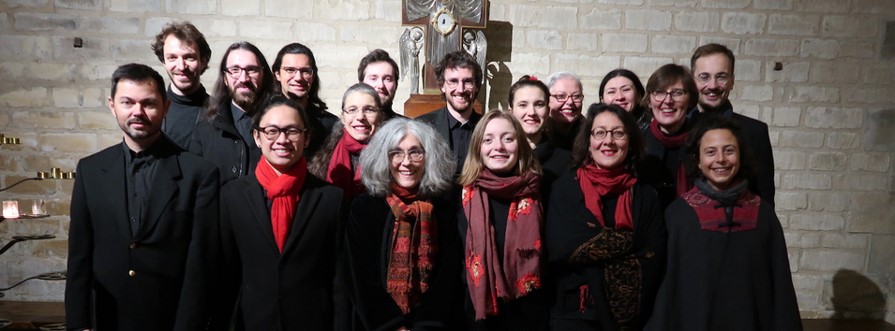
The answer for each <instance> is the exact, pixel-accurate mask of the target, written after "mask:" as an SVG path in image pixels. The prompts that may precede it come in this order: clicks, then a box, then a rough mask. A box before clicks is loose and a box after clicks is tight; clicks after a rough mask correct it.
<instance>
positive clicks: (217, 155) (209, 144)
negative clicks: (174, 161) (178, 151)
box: [189, 103, 261, 185]
mask: <svg viewBox="0 0 895 331" xmlns="http://www.w3.org/2000/svg"><path fill="white" fill-rule="evenodd" d="M231 107H233V104H232V103H228V104H227V107H222V108H221V109H220V110H219V111H218V113H217V115H215V116H214V117H213V118H211V119H202V120H200V121H199V123H197V124H196V128H195V129H194V131H193V139H192V141H191V142H190V146H189V147H190V152H191V153H193V154H196V155H199V156H201V157H202V158H204V159H206V160H208V161H211V163H213V164H214V165H216V166H217V167H218V169H220V173H221V185H223V184H226V183H227V182H229V181H231V180H233V179H236V178H239V177H245V176H249V175H251V174H254V173H255V166H256V165H257V164H258V160H260V159H261V149H259V148H258V146H255V142H254V141H245V140H244V139H243V138H242V136H241V135H240V134H239V131H237V130H236V126H235V125H234V124H233V114H232V113H231V110H230V108H231Z"/></svg>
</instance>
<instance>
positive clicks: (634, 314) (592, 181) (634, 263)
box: [546, 104, 665, 330]
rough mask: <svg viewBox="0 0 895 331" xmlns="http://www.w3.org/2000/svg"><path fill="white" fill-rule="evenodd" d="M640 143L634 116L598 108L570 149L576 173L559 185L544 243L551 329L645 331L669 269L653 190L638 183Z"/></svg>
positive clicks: (591, 110) (609, 107) (589, 114)
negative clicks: (551, 292)
mask: <svg viewBox="0 0 895 331" xmlns="http://www.w3.org/2000/svg"><path fill="white" fill-rule="evenodd" d="M642 155H643V138H642V137H641V135H640V131H639V130H638V129H637V123H636V122H635V120H634V117H633V116H631V114H630V113H628V112H627V111H625V110H624V109H622V108H620V107H618V106H616V105H605V104H593V105H591V106H590V108H589V109H588V110H587V117H585V120H584V125H583V126H582V128H581V132H579V134H578V138H577V139H576V140H575V146H574V149H573V150H572V164H573V165H574V166H575V170H574V171H572V172H569V173H568V174H566V175H564V176H563V177H560V179H559V180H557V181H556V183H554V186H553V192H552V195H551V197H550V206H549V207H548V214H547V232H546V236H547V238H546V240H547V241H546V243H547V251H548V252H549V258H550V262H551V265H550V267H551V269H550V270H551V271H552V272H551V275H552V276H553V278H554V279H555V281H556V301H555V303H554V305H553V308H552V310H551V319H550V324H551V325H550V326H551V329H553V330H640V329H641V328H643V325H644V324H645V322H646V321H647V320H648V319H649V315H650V312H651V310H652V306H653V299H654V298H655V293H656V291H657V290H658V287H659V282H660V281H661V279H662V278H661V272H662V267H663V266H664V251H665V239H664V238H665V231H664V227H663V224H662V209H661V206H660V205H659V200H658V197H657V195H656V192H655V190H654V189H653V188H652V187H650V186H648V185H646V184H644V183H642V182H640V181H638V178H637V177H636V169H637V166H638V163H639V161H640V160H641V157H642Z"/></svg>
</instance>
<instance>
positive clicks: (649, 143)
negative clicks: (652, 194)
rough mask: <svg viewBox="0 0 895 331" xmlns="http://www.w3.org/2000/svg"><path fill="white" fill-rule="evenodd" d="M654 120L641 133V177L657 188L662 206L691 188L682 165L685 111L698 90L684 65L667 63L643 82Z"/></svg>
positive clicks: (692, 101) (685, 125) (695, 97)
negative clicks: (642, 157)
mask: <svg viewBox="0 0 895 331" xmlns="http://www.w3.org/2000/svg"><path fill="white" fill-rule="evenodd" d="M646 91H647V95H645V96H644V97H643V103H645V104H649V108H650V111H652V115H653V116H652V117H653V120H652V122H650V124H649V128H647V129H646V130H645V132H644V139H645V141H646V160H645V162H644V163H643V166H644V169H643V171H642V172H641V173H642V174H643V176H642V179H643V180H644V181H646V182H647V183H649V184H650V185H652V186H653V187H655V188H656V191H658V192H659V199H660V200H661V201H662V206H663V208H664V207H666V206H668V204H670V203H671V201H673V200H674V199H675V198H677V197H679V196H680V195H681V194H683V193H684V192H687V191H688V190H689V189H690V188H691V187H693V184H692V180H690V179H689V178H688V177H687V175H686V171H685V170H684V165H683V162H682V161H683V150H684V148H683V145H684V139H686V138H687V132H688V131H690V127H691V125H690V123H689V122H688V119H687V113H688V111H689V110H690V109H693V107H694V106H696V102H697V101H698V100H699V95H698V93H699V91H698V90H696V83H695V82H694V81H693V75H691V74H690V70H688V69H687V68H686V67H683V66H680V65H677V64H666V65H664V66H662V67H660V68H659V69H658V70H656V72H654V73H653V75H652V76H650V78H649V80H648V81H647V83H646Z"/></svg>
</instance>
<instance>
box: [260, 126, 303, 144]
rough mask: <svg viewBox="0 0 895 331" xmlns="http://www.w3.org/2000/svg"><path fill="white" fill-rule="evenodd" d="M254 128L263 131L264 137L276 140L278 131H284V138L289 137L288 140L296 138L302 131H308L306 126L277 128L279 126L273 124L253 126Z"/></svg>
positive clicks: (278, 134)
mask: <svg viewBox="0 0 895 331" xmlns="http://www.w3.org/2000/svg"><path fill="white" fill-rule="evenodd" d="M255 130H258V131H259V132H261V133H263V134H264V137H266V138H267V140H277V138H279V137H280V133H285V134H286V139H289V140H290V141H296V140H298V137H299V136H301V135H302V134H303V133H305V132H307V131H308V129H307V128H304V129H299V128H292V127H289V128H279V127H276V126H273V125H271V126H267V127H263V128H261V127H257V128H255Z"/></svg>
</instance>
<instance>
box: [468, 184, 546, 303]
mask: <svg viewBox="0 0 895 331" xmlns="http://www.w3.org/2000/svg"><path fill="white" fill-rule="evenodd" d="M539 181H540V176H539V175H535V174H532V173H526V174H523V175H520V176H512V177H498V176H497V175H494V174H493V173H491V171H489V170H488V169H484V170H482V173H481V174H480V175H479V177H478V179H476V182H475V183H473V184H471V185H467V186H465V187H464V188H463V193H462V197H461V198H462V201H463V211H464V214H465V215H466V219H467V227H466V262H465V263H466V282H467V284H468V287H469V294H470V297H471V298H472V305H473V307H474V308H475V319H476V320H481V319H484V318H485V316H486V315H497V299H498V298H501V299H503V300H505V301H508V300H512V299H515V298H518V297H522V296H525V295H527V294H529V293H531V292H532V291H534V290H536V289H538V288H540V287H541V266H540V262H541V261H540V258H541V228H542V225H543V221H544V219H543V217H542V214H541V213H542V212H541V205H540V201H539V200H540V199H539V196H538V195H539V193H538V192H539V188H538V185H539ZM489 196H494V197H496V198H499V199H508V200H511V201H512V202H511V203H510V212H509V215H508V217H507V229H506V241H505V243H504V249H503V252H502V254H503V265H501V264H500V260H499V259H498V257H497V254H498V252H497V246H496V244H497V243H496V241H495V239H494V226H493V224H492V221H491V220H490V219H489V217H488V214H489V213H488V209H489V207H488V198H489Z"/></svg>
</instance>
